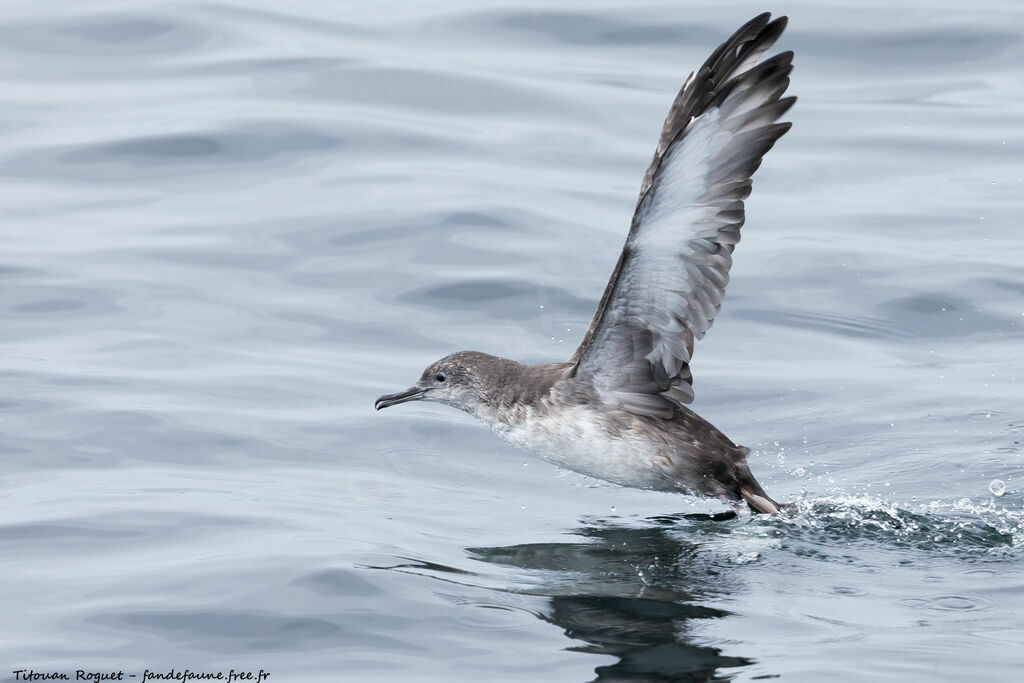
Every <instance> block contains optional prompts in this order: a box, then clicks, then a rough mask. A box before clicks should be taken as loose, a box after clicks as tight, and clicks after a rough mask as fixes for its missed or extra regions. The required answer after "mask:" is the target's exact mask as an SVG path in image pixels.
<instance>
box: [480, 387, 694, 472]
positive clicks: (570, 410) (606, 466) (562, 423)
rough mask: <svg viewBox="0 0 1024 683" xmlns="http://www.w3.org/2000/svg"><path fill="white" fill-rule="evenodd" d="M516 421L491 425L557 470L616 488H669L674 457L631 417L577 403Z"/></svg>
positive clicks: (525, 415) (544, 409) (538, 410)
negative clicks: (557, 467) (564, 470)
mask: <svg viewBox="0 0 1024 683" xmlns="http://www.w3.org/2000/svg"><path fill="white" fill-rule="evenodd" d="M517 417H518V419H516V420H514V421H511V422H508V423H504V422H502V423H495V424H492V428H493V429H494V431H495V432H496V433H497V434H498V435H499V436H500V437H501V438H502V439H504V440H505V441H507V442H508V443H510V444H511V445H513V446H516V447H518V448H521V449H523V450H525V451H528V452H530V453H532V454H533V455H536V456H537V457H540V458H542V459H544V460H546V461H548V462H551V463H553V464H555V465H558V466H560V467H564V468H566V469H569V470H572V471H574V472H578V473H580V474H585V475H587V476H591V477H596V478H598V479H604V480H605V481H610V482H612V483H615V484H620V485H622V486H632V487H637V488H647V489H675V488H677V483H674V482H672V481H670V480H669V479H667V478H666V476H665V475H666V473H667V472H669V471H671V470H672V469H673V463H674V460H675V453H674V451H673V449H672V447H671V446H670V444H668V443H666V442H664V441H661V440H659V439H657V438H652V437H651V435H650V434H648V433H645V431H644V430H643V429H642V428H641V425H640V424H639V423H638V422H637V421H636V418H635V417H634V416H631V415H628V414H623V413H602V412H600V411H599V410H597V409H595V408H594V407H592V406H588V405H580V406H574V407H563V408H559V409H551V408H550V407H548V406H543V405H542V406H539V407H538V408H535V409H528V410H526V411H524V412H523V413H522V414H521V415H519V416H517Z"/></svg>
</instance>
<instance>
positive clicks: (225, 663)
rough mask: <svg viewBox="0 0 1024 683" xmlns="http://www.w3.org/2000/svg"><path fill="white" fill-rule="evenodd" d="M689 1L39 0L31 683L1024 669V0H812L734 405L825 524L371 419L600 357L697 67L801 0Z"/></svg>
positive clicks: (12, 236) (751, 269) (738, 343)
mask: <svg viewBox="0 0 1024 683" xmlns="http://www.w3.org/2000/svg"><path fill="white" fill-rule="evenodd" d="M693 5H694V6H688V4H687V3H682V4H681V3H678V2H651V3H644V4H641V5H635V4H631V3H612V2H591V3H586V4H585V5H584V4H583V3H572V2H564V3H554V2H553V3H546V4H540V5H536V6H532V7H530V8H528V9H526V8H524V7H523V6H521V5H519V4H517V3H511V2H499V1H493V0H489V1H487V2H472V3H469V2H459V1H457V0H452V1H450V2H443V3H430V4H428V5H424V4H421V3H404V2H386V3H377V4H366V3H335V2H302V3H288V4H285V5H282V4H281V3H271V2H266V1H264V0H259V1H254V2H253V1H250V2H239V1H235V0H228V1H226V2H217V3H187V2H160V3H157V2H95V3H88V4H87V5H86V4H82V3H71V2H66V3H27V2H13V3H8V4H7V6H6V7H5V21H4V24H3V26H2V27H0V86H2V87H0V100H2V105H3V106H2V109H0V110H2V112H3V113H2V115H0V185H2V187H3V192H2V193H0V312H2V316H3V318H2V319H3V323H4V324H3V326H2V328H0V452H2V453H3V463H4V466H3V471H2V477H0V512H2V517H3V519H2V521H0V543H2V546H3V556H4V562H3V564H2V565H0V587H2V591H3V596H4V604H5V608H6V609H5V611H6V613H7V615H8V618H7V621H6V624H5V627H6V628H5V629H4V631H5V637H4V638H3V639H0V665H2V666H3V667H4V668H3V670H2V675H3V676H5V677H11V676H12V674H11V673H10V672H11V671H13V670H15V669H19V668H32V669H35V670H36V671H68V672H72V673H73V672H74V670H75V669H79V668H84V669H93V670H109V669H124V670H125V671H126V672H127V671H134V672H136V673H138V674H141V672H142V670H143V669H146V668H149V669H151V670H153V669H156V670H160V669H164V670H166V669H167V668H170V667H175V668H177V669H179V670H180V669H184V668H189V669H192V670H196V671H217V670H227V669H230V668H247V669H253V670H258V669H265V670H267V671H269V672H271V674H272V678H271V679H270V680H271V681H292V680H302V681H336V680H360V681H374V680H381V681H383V680H436V681H446V680H455V679H459V680H509V681H512V680H523V681H527V680H530V681H532V680H553V681H554V680H592V679H595V678H597V679H601V680H644V681H658V680H664V681H670V680H671V681H676V680H731V679H735V680H754V679H761V678H765V677H780V678H781V679H783V680H808V681H820V680H842V681H862V680H868V679H871V680H989V681H995V680H1014V679H1015V678H1016V677H1017V676H1018V675H1019V671H1020V667H1021V666H1022V664H1024V659H1022V656H1021V655H1020V652H1021V646H1022V645H1024V617H1022V612H1021V604H1022V598H1024V582H1022V576H1024V575H1022V573H1021V561H1022V559H1024V558H1022V551H1021V548H1022V543H1024V511H1022V504H1024V488H1022V486H1021V482H1022V479H1021V476H1022V472H1021V466H1022V456H1021V453H1022V450H1024V446H1022V439H1024V413H1022V410H1021V406H1022V405H1024V387H1022V383H1024V376H1022V369H1021V368H1022V362H1021V359H1022V351H1024V346H1022V342H1024V337H1022V327H1024V241H1022V239H1021V234H1020V227H1021V221H1020V213H1021V210H1022V209H1024V178H1022V176H1024V165H1022V159H1024V135H1022V132H1021V130H1022V129H1021V126H1020V122H1021V121H1022V120H1024V75H1022V72H1021V69H1020V64H1021V63H1022V62H1024V28H1022V27H1024V12H1022V11H1021V8H1020V7H1019V4H1018V3H1016V2H1009V1H1007V2H999V1H996V0H993V1H989V2H977V3H971V5H970V6H966V5H962V4H953V3H940V4H936V3H909V2H908V3H904V4H903V6H900V7H894V6H892V5H890V4H889V3H880V2H869V3H864V2H856V3H854V2H847V3H830V6H829V8H828V9H823V8H822V7H820V6H819V4H818V3H807V2H803V3H801V2H797V3H790V4H788V5H786V6H785V7H782V6H780V7H778V8H775V9H777V11H784V12H786V13H788V14H789V15H790V17H791V23H790V28H789V30H788V31H787V33H786V35H785V36H784V37H783V39H782V41H781V42H780V45H779V47H780V49H793V50H795V51H796V54H797V57H796V64H797V66H796V70H795V71H794V74H793V86H792V91H793V92H794V93H795V94H797V95H798V96H799V97H800V101H799V102H798V104H797V106H796V107H795V108H794V109H793V110H792V113H791V116H790V118H791V119H792V121H793V122H794V127H793V129H792V131H791V132H790V133H789V134H787V135H786V136H785V138H783V140H782V141H781V142H780V143H779V145H778V146H777V147H776V149H775V150H773V151H772V152H771V154H769V156H768V157H767V159H766V161H765V163H764V165H763V167H762V169H761V171H760V172H759V173H758V176H757V180H756V187H755V190H754V193H753V195H752V197H751V199H750V200H749V202H748V207H747V208H748V220H747V224H746V226H745V227H744V235H743V242H742V244H741V245H740V246H739V248H738V251H737V253H736V258H735V265H734V268H733V271H732V282H731V284H730V286H729V293H728V296H727V298H726V301H725V305H724V306H723V310H722V313H721V315H720V317H719V318H718V320H717V322H716V324H715V327H714V329H713V330H712V331H711V332H710V333H709V334H708V336H707V338H706V339H705V340H704V341H703V342H702V343H700V345H699V347H698V348H697V351H696V356H695V360H694V363H693V372H694V376H695V390H696V394H697V400H696V402H695V404H694V408H695V409H697V410H698V411H699V412H700V413H701V414H702V415H705V416H706V417H707V418H708V419H710V420H711V421H712V422H713V423H715V424H716V425H717V426H719V427H720V428H721V429H723V430H724V431H725V432H726V433H727V434H729V435H730V437H731V438H733V439H734V440H735V441H737V442H738V443H743V444H746V445H748V446H750V447H751V449H752V454H751V457H750V461H751V464H752V467H753V469H754V471H755V473H756V474H757V476H758V478H759V479H760V480H761V481H762V483H763V484H764V485H765V487H766V488H767V489H768V490H769V491H770V492H771V493H772V495H773V496H774V497H775V498H777V499H780V500H792V501H794V502H795V503H796V505H797V506H798V508H799V510H800V514H798V515H797V516H796V517H794V518H789V519H783V518H765V517H751V516H749V515H745V514H744V515H740V516H738V517H737V516H733V515H730V514H727V510H726V509H724V508H723V507H721V506H720V505H718V504H717V503H714V502H708V501H703V500H694V499H689V498H686V497H683V496H675V495H670V494H663V493H652V492H643V491H633V490H626V489H621V488H616V487H613V486H611V485H605V484H601V483H598V482H594V481H591V480H587V479H585V478H583V477H579V476H577V475H574V474H567V473H563V472H559V471H557V470H555V469H553V468H552V467H550V466H548V465H546V464H544V463H542V462H540V461H535V460H531V459H529V458H528V457H527V456H525V455H523V454H521V453H519V452H516V451H514V450H511V449H510V448H508V447H506V446H505V445H503V444H502V443H500V442H499V441H498V440H496V439H495V438H494V437H493V436H492V435H490V434H489V433H487V432H485V431H484V430H483V429H481V428H480V427H478V426H476V425H474V424H473V423H471V422H470V421H469V419H468V418H466V417H464V416H462V415H459V414H454V413H452V412H451V411H448V410H445V409H444V408H441V407H437V406H425V405H410V406H402V407H401V408H395V409H393V410H392V411H387V412H385V413H381V414H374V413H373V410H372V403H373V399H374V398H375V397H376V396H378V395H380V394H382V393H385V392H391V391H395V390H398V389H401V388H404V387H406V386H408V384H409V383H410V382H411V381H412V380H413V379H415V378H416V377H417V376H418V374H419V372H420V370H421V369H422V367H423V366H425V365H426V364H427V363H428V362H430V361H432V360H434V359H435V358H437V357H440V356H442V355H444V354H446V353H449V352H451V351H454V350H458V349H462V348H474V349H480V350H484V351H488V352H491V353H495V354H499V355H503V356H508V357H512V358H517V359H522V360H530V361H549V360H561V359H564V358H566V357H568V356H569V354H571V352H572V350H573V349H574V348H575V345H576V343H577V342H578V340H579V338H580V337H581V334H582V331H583V329H585V327H586V325H587V324H588V322H589V319H590V316H591V315H592V313H593V310H594V308H595V306H596V301H597V298H598V297H599V296H600V293H601V291H602V288H603V286H604V283H605V280H606V278H607V276H608V273H609V271H610V270H611V266H612V264H613V263H614V261H615V259H616V257H617V255H618V249H619V247H620V245H621V242H622V240H623V238H624V235H625V230H626V227H627V226H628V222H629V217H630V211H631V209H632V207H633V203H634V201H635V194H636V191H637V189H638V187H639V183H640V178H641V176H642V173H643V170H644V168H645V167H646V164H647V162H648V160H649V158H650V154H651V152H652V150H653V146H654V143H655V141H656V138H657V132H658V130H659V129H660V126H661V121H662V118H663V116H664V113H665V111H666V109H667V107H668V104H669V102H670V101H671V99H672V97H673V95H674V93H675V91H676V89H677V88H678V87H679V85H680V84H681V82H682V81H683V79H684V78H685V77H686V75H687V73H689V71H690V69H692V68H693V67H694V66H696V65H697V64H699V63H700V62H701V61H702V60H703V59H704V57H705V56H706V55H707V54H708V53H709V52H710V50H711V49H713V48H714V47H715V46H716V45H717V44H718V43H719V42H720V41H721V40H722V39H724V38H725V37H726V36H727V35H728V34H729V33H730V32H731V31H732V30H734V29H735V28H736V27H737V26H739V24H740V23H742V22H743V21H746V20H747V19H748V18H750V17H751V16H753V15H754V14H756V13H758V12H760V11H762V9H763V7H762V6H760V5H756V6H755V5H752V4H749V3H746V2H733V3H726V4H725V5H723V6H715V7H713V8H712V7H706V6H697V5H696V4H693ZM997 480H998V482H1002V484H1001V485H1000V484H998V483H996V484H992V483H993V482H994V481H997ZM990 485H991V486H990ZM994 492H995V493H994ZM996 493H998V494H999V495H996Z"/></svg>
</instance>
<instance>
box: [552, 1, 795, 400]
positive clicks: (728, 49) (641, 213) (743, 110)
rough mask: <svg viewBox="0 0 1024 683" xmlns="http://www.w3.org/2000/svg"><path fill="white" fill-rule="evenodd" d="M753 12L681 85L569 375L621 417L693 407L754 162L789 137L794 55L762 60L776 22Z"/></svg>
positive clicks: (781, 21)
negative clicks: (695, 376)
mask: <svg viewBox="0 0 1024 683" xmlns="http://www.w3.org/2000/svg"><path fill="white" fill-rule="evenodd" d="M769 18H770V15H769V14H767V13H765V14H762V15H760V16H758V17H755V18H754V19H752V20H751V21H749V22H748V23H747V24H745V25H744V26H743V27H741V28H740V29H739V30H738V31H736V33H734V34H733V35H732V37H730V38H729V40H727V41H726V42H725V43H723V44H722V45H721V46H719V47H718V48H717V49H716V50H715V51H714V52H713V53H712V55H711V56H710V57H709V58H708V60H707V61H706V62H705V63H704V65H703V66H702V67H701V68H700V69H699V70H698V71H697V72H695V73H694V74H691V75H690V77H689V78H688V79H687V81H686V84H685V85H684V86H683V88H682V90H680V92H679V94H678V95H677V96H676V98H675V100H674V101H673V103H672V107H671V108H670V109H669V113H668V118H667V119H666V120H665V125H664V127H663V128H662V133H661V138H660V139H659V141H658V147H657V149H656V150H655V153H654V159H653V160H652V161H651V165H650V167H649V168H648V169H647V172H646V173H645V175H644V180H643V183H642V185H641V188H640V196H639V198H638V199H637V206H636V210H635V212H634V214H633V221H632V225H631V227H630V231H629V236H628V237H627V239H626V244H625V246H624V247H623V250H622V255H621V256H620V257H619V261H618V264H617V265H616V267H615V270H614V272H613V273H612V276H611V279H610V280H609V282H608V286H607V288H606V289H605V293H604V296H603V297H602V299H601V303H600V304H599V305H598V310H597V313H596V315H595V316H594V320H593V322H592V323H591V325H590V329H589V330H588V331H587V334H586V335H585V336H584V338H583V342H582V343H581V344H580V346H579V348H578V349H577V350H576V353H575V354H574V355H573V357H572V358H571V359H570V363H572V364H573V369H572V375H573V376H579V377H580V378H581V379H589V380H590V382H591V383H592V384H593V386H594V387H595V389H597V390H598V391H599V392H600V393H601V395H602V396H603V397H604V398H605V400H607V401H609V402H610V403H613V404H616V405H618V406H620V407H621V408H623V409H624V410H627V411H629V412H631V413H634V414H637V415H646V416H650V417H662V418H666V419H668V418H671V417H672V416H673V414H674V411H675V408H676V407H677V406H679V405H681V404H683V403H689V402H690V401H692V400H693V388H692V376H691V374H690V367H689V363H690V358H691V357H692V355H693V343H694V340H696V339H701V338H702V337H703V336H704V333H705V332H707V330H708V329H709V328H710V327H711V324H712V322H713V321H714V318H715V315H716V314H717V313H718V310H719V308H720V307H721V303H722V298H723V296H724V295H725V287H726V285H727V284H728V282H729V268H730V266H731V265H732V252H733V249H734V248H735V246H736V244H737V243H738V242H739V239H740V227H741V226H742V225H743V221H744V206H743V200H744V199H746V198H747V196H748V195H749V194H750V188H751V177H752V176H753V174H754V172H755V171H756V170H757V168H758V166H760V164H761V159H762V157H763V156H764V155H765V154H766V153H767V152H768V150H769V149H771V147H772V145H774V144H775V141H776V140H778V139H779V137H781V136H782V134H783V133H785V132H786V131H787V130H789V127H790V124H789V123H777V121H778V119H779V117H781V116H782V115H783V114H784V113H785V112H786V110H788V109H789V107H790V106H792V104H793V102H795V101H796V98H795V97H785V98H784V97H782V96H783V94H784V93H785V91H786V88H787V87H788V86H789V73H790V71H791V70H792V58H793V53H792V52H783V53H780V54H777V55H775V56H773V57H771V58H769V59H767V60H765V61H763V62H759V60H760V58H761V56H762V55H763V54H764V53H765V52H766V51H767V50H768V49H769V48H770V47H771V46H772V44H773V43H774V42H775V41H776V39H778V37H779V35H780V34H781V33H782V31H783V29H784V28H785V26H786V18H785V17H780V18H778V19H776V20H775V21H769Z"/></svg>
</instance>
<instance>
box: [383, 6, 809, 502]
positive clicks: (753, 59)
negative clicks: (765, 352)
mask: <svg viewBox="0 0 1024 683" xmlns="http://www.w3.org/2000/svg"><path fill="white" fill-rule="evenodd" d="M785 27H786V17H779V18H778V19H775V20H774V21H772V20H771V15H770V14H769V13H767V12H766V13H764V14H761V15H760V16H758V17H755V18H754V19H752V20H751V21H749V22H747V23H746V24H745V25H744V26H742V27H741V28H740V29H739V30H738V31H736V33H734V34H733V35H732V36H731V37H730V38H729V39H728V40H726V41H725V42H724V43H722V44H721V45H720V46H718V48H717V49H716V50H715V51H714V52H712V53H711V56H710V57H708V60H707V61H706V62H704V65H703V66H702V67H701V68H700V69H699V70H698V71H697V72H696V73H691V74H690V76H689V78H687V79H686V83H685V84H684V85H683V87H682V89H681V90H680V91H679V94H678V95H677V96H676V98H675V100H674V101H673V102H672V107H671V108H670V109H669V112H668V117H667V118H666V120H665V125H664V127H663V128H662V131H661V138H660V139H659V140H658V147H657V149H656V150H655V152H654V159H653V160H652V161H651V165H650V167H649V168H648V169H647V172H646V173H645V174H644V179H643V183H642V184H641V186H640V196H639V198H638V199H637V203H636V209H635V212H634V214H633V220H632V224H631V226H630V229H629V236H628V237H627V238H626V244H625V246H624V247H623V249H622V254H621V255H620V256H619V260H618V263H617V264H616V265H615V270H614V271H613V272H612V276H611V279H610V280H609V282H608V286H607V287H606V288H605V291H604V295H603V296H602V297H601V301H600V303H599V304H598V307H597V313H596V314H595V315H594V320H593V322H591V324H590V328H589V329H588V330H587V333H586V334H585V335H584V337H583V341H582V342H581V343H580V346H579V348H578V349H576V352H575V353H574V354H573V356H572V358H570V359H569V360H568V361H567V362H564V363H541V364H532V365H526V364H522V363H517V362H516V361H513V360H508V359H506V358H499V357H497V356H491V355H488V354H486V353H481V352H479V351H460V352H458V353H453V354H451V355H449V356H446V357H444V358H442V359H441V360H439V361H437V362H435V363H432V364H431V365H429V366H428V367H427V369H426V370H424V371H423V375H422V376H421V377H420V379H419V381H418V382H416V384H415V385H414V386H413V387H412V388H410V389H408V390H406V391H403V392H399V393H397V394H389V395H386V396H381V397H380V398H379V399H377V401H376V404H375V407H376V408H377V410H380V409H381V408H386V407H388V406H393V405H396V404H399V403H405V402H407V401H417V400H424V401H436V402H438V403H444V404H447V405H450V406H453V407H455V408H458V409H460V410H463V411H465V412H467V413H469V414H470V415H473V416H475V417H476V418H478V419H480V420H481V421H482V422H484V423H485V424H487V425H488V426H490V427H491V429H492V430H494V431H495V432H496V433H497V434H498V435H499V436H501V437H502V438H503V439H504V440H505V441H507V442H509V443H510V444H512V445H514V446H518V447H520V448H523V449H525V450H527V451H530V452H531V453H533V454H536V455H539V456H540V457H542V458H543V459H545V460H547V461H549V462H552V463H555V464H557V465H560V466H562V467H565V468H567V469H570V470H573V471H575V472H579V473H581V474H585V475H588V476H591V477H596V478H598V479H604V480H606V481H609V482H613V483H615V484H620V485H622V486H632V487H637V488H644V489H654V490H659V491H678V492H683V493H689V494H701V495H706V496H714V497H719V498H720V499H722V500H725V501H727V502H730V503H733V504H740V501H746V503H747V505H749V506H750V508H751V509H753V510H754V511H756V512H765V513H773V512H778V511H779V507H780V506H779V504H777V503H776V502H775V501H774V500H772V499H771V498H770V497H769V496H768V494H767V493H765V491H764V489H762V488H761V485H760V484H758V483H757V480H756V479H754V476H753V475H752V474H751V472H750V468H749V467H748V466H747V453H748V452H749V449H747V448H745V447H743V446H737V445H736V444H735V443H733V442H732V441H731V440H730V439H729V438H728V437H727V436H725V434H723V433H722V432H720V431H719V430H718V429H716V428H715V427H714V426H713V425H712V424H711V423H709V422H708V421H707V420H705V419H703V418H702V417H700V416H699V415H697V414H696V413H694V412H693V411H691V410H690V409H689V408H687V407H686V405H685V404H687V403H690V402H691V401H692V400H693V386H692V383H693V378H692V375H691V374H690V358H691V356H692V354H693V343H694V340H696V339H701V338H702V337H703V336H704V333H705V332H707V331H708V328H710V327H711V323H712V322H713V321H714V318H715V315H716V314H717V313H718V310H719V308H720V307H721V303H722V297H723V296H724V294H725V286H726V284H727V283H728V281H729V267H730V266H731V265H732V252H733V249H735V247H736V244H737V243H738V242H739V241H740V226H742V225H743V221H744V207H743V200H744V199H746V198H747V196H748V195H749V194H750V188H751V177H752V176H753V174H754V172H755V171H756V170H757V168H758V166H760V165H761V159H762V157H764V155H765V154H766V153H767V152H768V150H769V149H771V148H772V146H773V145H774V144H775V141H776V140H778V139H779V138H780V137H781V136H782V135H783V134H784V133H785V132H786V131H787V130H789V128H790V125H791V124H790V123H780V122H778V120H779V118H780V117H781V116H782V115H783V114H784V113H785V112H786V111H787V110H788V109H789V108H790V107H791V106H792V105H793V103H794V102H795V101H796V98H795V97H783V94H784V93H785V91H786V88H787V87H788V86H789V73H790V71H791V70H792V68H793V67H792V62H793V53H792V52H782V53H780V54H776V55H774V56H772V57H770V58H768V59H765V60H764V61H761V57H762V55H763V54H764V53H765V52H766V51H767V50H768V49H769V48H770V47H771V46H772V45H773V44H774V43H775V41H776V40H777V39H778V38H779V36H780V35H781V34H782V31H783V29H785Z"/></svg>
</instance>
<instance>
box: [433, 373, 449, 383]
mask: <svg viewBox="0 0 1024 683" xmlns="http://www.w3.org/2000/svg"><path fill="white" fill-rule="evenodd" d="M434 379H436V380H437V381H438V382H444V381H445V380H447V379H448V375H446V374H444V373H443V372H439V373H437V374H436V375H434Z"/></svg>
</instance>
